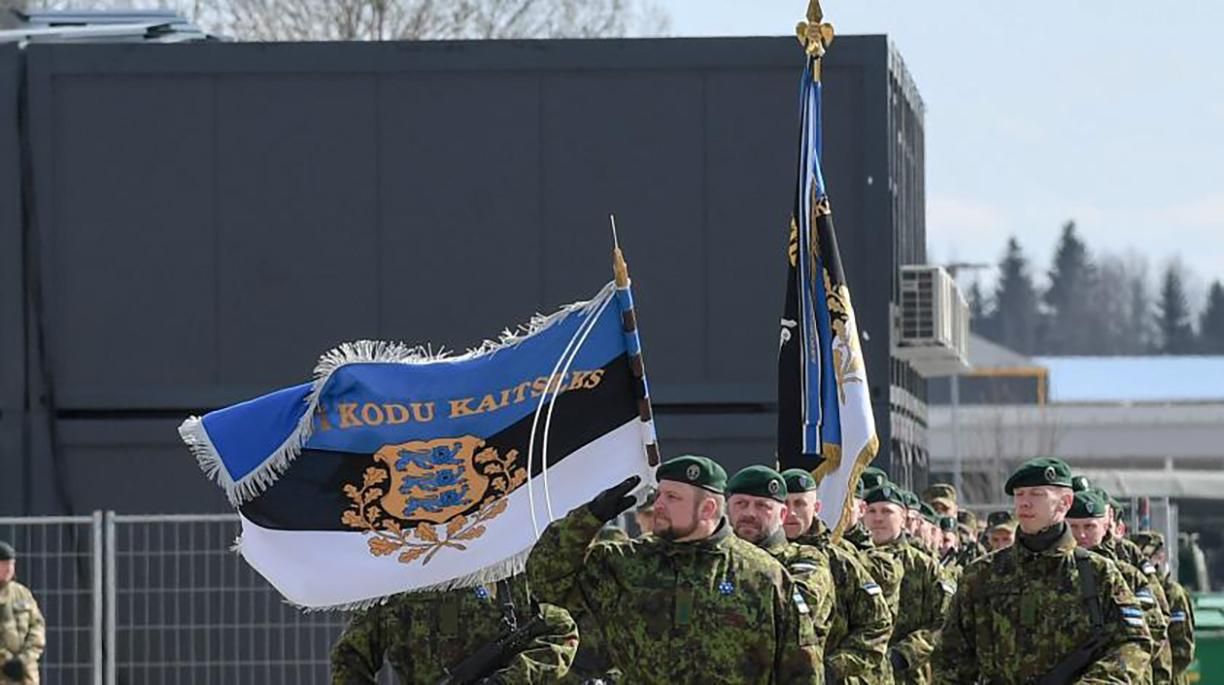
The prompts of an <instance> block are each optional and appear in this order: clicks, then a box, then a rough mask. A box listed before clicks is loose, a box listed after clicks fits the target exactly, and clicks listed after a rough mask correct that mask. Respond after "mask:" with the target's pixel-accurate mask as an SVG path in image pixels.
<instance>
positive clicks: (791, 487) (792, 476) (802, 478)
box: [782, 469, 818, 495]
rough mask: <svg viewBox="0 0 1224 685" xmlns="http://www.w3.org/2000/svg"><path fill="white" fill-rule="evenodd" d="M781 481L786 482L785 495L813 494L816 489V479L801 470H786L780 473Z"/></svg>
mask: <svg viewBox="0 0 1224 685" xmlns="http://www.w3.org/2000/svg"><path fill="white" fill-rule="evenodd" d="M782 479H783V480H785V481H786V493H787V494H788V495H797V494H799V493H801V492H813V491H814V490H816V488H817V487H818V486H817V484H816V479H815V478H813V477H812V474H810V473H808V472H807V471H804V470H803V469H786V470H785V471H783V472H782Z"/></svg>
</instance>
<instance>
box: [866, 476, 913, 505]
mask: <svg viewBox="0 0 1224 685" xmlns="http://www.w3.org/2000/svg"><path fill="white" fill-rule="evenodd" d="M863 499H864V500H866V501H867V503H868V504H879V503H880V502H887V503H888V504H895V505H897V506H899V507H902V508H904V507H905V498H904V497H902V496H901V490H900V489H899V488H898V487H897V486H896V485H893V484H892V483H887V482H886V483H884V484H883V485H881V486H880V487H878V488H872V489H870V490H868V491H867V492H865V493H863Z"/></svg>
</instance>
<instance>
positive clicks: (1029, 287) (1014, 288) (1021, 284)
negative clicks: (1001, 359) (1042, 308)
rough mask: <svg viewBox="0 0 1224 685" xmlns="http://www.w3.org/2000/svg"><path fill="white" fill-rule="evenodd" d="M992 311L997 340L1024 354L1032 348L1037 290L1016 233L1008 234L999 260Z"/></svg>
mask: <svg viewBox="0 0 1224 685" xmlns="http://www.w3.org/2000/svg"><path fill="white" fill-rule="evenodd" d="M994 302H995V311H994V316H993V317H992V318H993V320H994V324H995V330H996V331H997V334H998V337H997V338H996V340H997V341H998V342H999V343H1000V344H1003V345H1006V346H1007V347H1010V348H1012V349H1013V350H1016V351H1017V352H1021V353H1023V354H1032V353H1033V352H1034V351H1035V347H1036V345H1035V343H1036V337H1037V322H1038V316H1039V314H1038V311H1037V291H1036V289H1035V288H1034V287H1033V279H1032V277H1031V276H1030V275H1029V266H1028V258H1027V257H1026V256H1025V255H1024V251H1023V250H1022V249H1021V248H1020V243H1019V242H1018V241H1017V240H1016V238H1015V236H1013V237H1011V238H1008V240H1007V250H1006V251H1005V252H1004V254H1003V259H1002V260H1001V261H1000V262H999V281H998V283H997V284H996V285H995V293H994Z"/></svg>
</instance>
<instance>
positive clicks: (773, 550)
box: [760, 528, 837, 662]
mask: <svg viewBox="0 0 1224 685" xmlns="http://www.w3.org/2000/svg"><path fill="white" fill-rule="evenodd" d="M760 547H761V549H763V550H765V551H766V552H768V553H769V556H771V557H773V558H774V559H777V560H778V563H780V564H782V566H784V567H786V570H787V571H789V572H790V574H791V578H793V579H794V581H795V587H796V589H798V590H799V591H800V592H801V593H803V600H804V603H805V604H807V607H808V612H809V616H810V617H811V620H812V630H813V632H814V633H815V635H816V642H817V644H818V645H819V646H820V651H821V654H822V655H823V654H824V651H825V644H826V642H827V641H828V638H829V630H830V627H831V625H832V621H833V610H834V603H835V599H836V597H837V592H836V590H835V589H834V587H835V586H834V584H833V574H832V573H831V572H830V571H829V557H828V556H827V555H826V554H825V553H824V552H823V551H821V550H819V549H817V548H816V547H811V546H808V545H800V544H798V543H795V542H790V541H789V540H787V539H786V532H785V531H783V530H782V529H781V528H779V529H778V531H777V532H776V533H774V535H771V536H770V537H768V538H766V539H765V540H764V541H763V542H762V543H761V544H760ZM826 662H827V659H826Z"/></svg>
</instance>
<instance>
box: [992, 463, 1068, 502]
mask: <svg viewBox="0 0 1224 685" xmlns="http://www.w3.org/2000/svg"><path fill="white" fill-rule="evenodd" d="M1043 485H1053V486H1056V487H1062V488H1069V487H1071V467H1070V466H1067V462H1065V461H1063V460H1062V459H1052V458H1049V457H1039V458H1037V459H1029V460H1028V461H1026V462H1024V463H1023V464H1021V465H1020V468H1018V469H1016V472H1015V473H1013V474H1012V475H1011V478H1008V479H1007V483H1006V484H1004V485H1003V492H1006V493H1007V494H1009V495H1014V494H1015V492H1016V488H1036V487H1041V486H1043Z"/></svg>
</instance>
